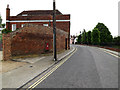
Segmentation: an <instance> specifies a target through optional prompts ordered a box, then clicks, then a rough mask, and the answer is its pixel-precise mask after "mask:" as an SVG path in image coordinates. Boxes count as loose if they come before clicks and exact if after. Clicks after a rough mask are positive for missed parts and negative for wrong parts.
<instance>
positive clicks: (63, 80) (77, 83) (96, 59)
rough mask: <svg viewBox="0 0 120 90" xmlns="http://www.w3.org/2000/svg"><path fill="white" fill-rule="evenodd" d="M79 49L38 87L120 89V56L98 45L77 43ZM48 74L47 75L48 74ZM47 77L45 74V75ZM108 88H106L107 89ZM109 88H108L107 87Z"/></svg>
mask: <svg viewBox="0 0 120 90" xmlns="http://www.w3.org/2000/svg"><path fill="white" fill-rule="evenodd" d="M74 47H76V48H77V51H76V52H75V53H74V54H72V56H70V57H69V58H67V60H66V61H65V62H64V63H63V64H62V65H61V66H60V67H59V68H57V69H56V68H55V69H53V70H55V71H54V72H53V73H51V72H52V70H51V71H50V72H48V74H49V73H51V74H50V75H49V76H48V77H46V78H44V80H43V81H42V82H41V79H40V80H39V81H40V82H37V83H35V84H33V87H34V88H35V89H36V88H39V89H40V88H78V89H79V88H94V89H95V88H103V89H104V90H118V89H115V88H118V61H119V60H118V58H117V57H115V56H113V55H111V54H109V53H106V52H104V50H100V49H99V48H96V47H89V46H81V45H75V46H74ZM48 74H46V75H48ZM43 77H45V76H43ZM105 88H106V89H105ZM107 88H108V89H107Z"/></svg>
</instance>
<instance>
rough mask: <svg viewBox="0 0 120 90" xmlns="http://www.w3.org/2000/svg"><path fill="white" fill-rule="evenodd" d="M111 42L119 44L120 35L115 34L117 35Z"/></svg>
mask: <svg viewBox="0 0 120 90" xmlns="http://www.w3.org/2000/svg"><path fill="white" fill-rule="evenodd" d="M113 44H114V45H118V46H120V36H117V37H114V38H113Z"/></svg>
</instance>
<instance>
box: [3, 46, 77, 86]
mask: <svg viewBox="0 0 120 90" xmlns="http://www.w3.org/2000/svg"><path fill="white" fill-rule="evenodd" d="M74 50H75V48H71V49H70V50H67V51H65V52H63V53H61V54H58V60H61V59H63V58H64V57H66V56H67V55H68V54H70V53H72V52H73V51H74ZM34 59H35V61H34ZM24 61H25V62H28V61H29V63H28V64H26V65H24V66H21V67H19V68H16V69H13V70H11V71H8V72H6V73H3V74H2V88H19V87H21V86H22V85H24V84H25V83H27V82H28V81H30V80H31V79H33V78H34V77H36V76H37V75H39V74H40V73H42V72H43V71H45V70H46V69H48V68H49V67H51V66H52V65H53V64H55V62H54V60H53V56H44V58H43V57H41V58H33V59H29V60H28V59H26V60H24Z"/></svg>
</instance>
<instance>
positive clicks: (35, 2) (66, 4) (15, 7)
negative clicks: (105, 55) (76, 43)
mask: <svg viewBox="0 0 120 90" xmlns="http://www.w3.org/2000/svg"><path fill="white" fill-rule="evenodd" d="M119 1H120V0H56V9H58V10H60V11H61V12H62V13H63V14H70V15H71V20H70V21H71V32H70V33H71V35H79V32H80V31H83V29H85V30H86V31H89V30H92V29H93V28H94V27H95V26H96V25H97V23H98V22H100V23H104V24H105V25H106V26H107V27H108V28H109V30H110V32H111V34H112V35H113V36H117V35H118V2H119ZM7 4H9V7H10V10H11V11H10V15H11V16H15V15H17V14H18V13H20V12H22V11H24V10H52V9H53V0H0V14H1V16H2V19H3V22H2V23H5V22H6V7H7Z"/></svg>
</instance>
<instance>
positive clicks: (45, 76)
mask: <svg viewBox="0 0 120 90" xmlns="http://www.w3.org/2000/svg"><path fill="white" fill-rule="evenodd" d="M76 51H77V48H76V50H75V51H74V52H73V53H71V54H70V55H69V56H68V57H67V58H66V59H65V60H63V61H62V62H60V63H59V64H58V65H56V66H55V67H54V68H53V69H52V70H50V71H49V72H48V73H47V74H45V75H44V76H43V77H42V78H40V79H39V80H38V81H36V82H35V83H34V84H32V85H31V86H29V87H28V88H27V89H26V90H29V89H30V90H32V89H33V88H35V87H36V86H37V85H38V84H40V83H41V82H42V81H43V80H45V79H46V78H47V77H48V76H50V75H51V74H52V73H53V72H54V71H55V70H56V69H58V68H59V67H60V66H61V65H62V64H64V63H65V62H66V61H67V60H68V59H69V58H70V57H71V56H72V55H73V54H74V53H75V52H76Z"/></svg>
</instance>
